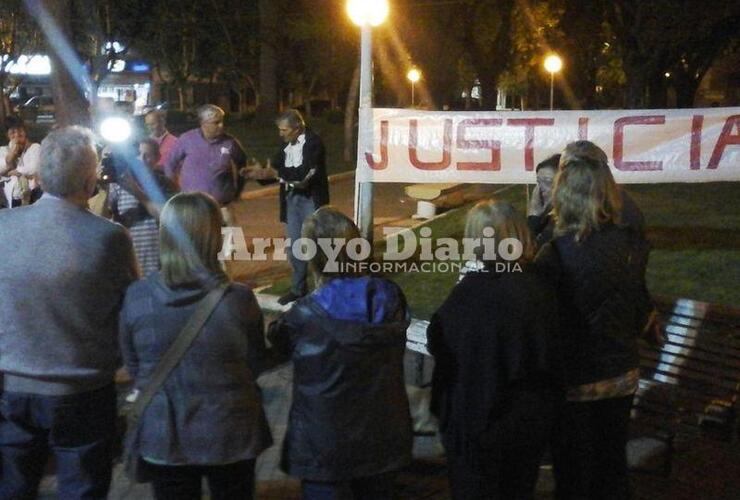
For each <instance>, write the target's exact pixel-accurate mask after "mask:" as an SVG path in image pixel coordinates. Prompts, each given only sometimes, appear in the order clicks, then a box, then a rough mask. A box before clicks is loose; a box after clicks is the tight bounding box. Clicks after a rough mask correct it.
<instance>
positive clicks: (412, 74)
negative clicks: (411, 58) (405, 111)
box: [406, 68, 421, 108]
mask: <svg viewBox="0 0 740 500" xmlns="http://www.w3.org/2000/svg"><path fill="white" fill-rule="evenodd" d="M406 78H408V80H409V81H410V82H411V107H412V108H413V107H414V103H415V100H414V90H415V88H416V82H418V81H419V80H420V79H421V71H419V70H418V69H416V68H411V69H410V70H409V72H408V73H406Z"/></svg>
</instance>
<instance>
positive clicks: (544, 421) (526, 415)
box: [443, 390, 558, 500]
mask: <svg viewBox="0 0 740 500" xmlns="http://www.w3.org/2000/svg"><path fill="white" fill-rule="evenodd" d="M557 399H558V395H557V394H556V393H555V392H553V391H551V390H545V391H526V390H519V391H511V393H510V394H509V399H508V401H507V402H506V407H507V410H508V411H507V412H506V413H505V414H503V415H500V416H499V417H498V418H497V419H496V420H493V421H492V422H490V423H489V424H488V428H487V429H486V430H484V431H483V432H481V433H480V434H478V435H477V436H475V437H471V438H467V439H466V438H463V437H461V436H458V437H457V438H456V439H452V438H451V436H443V441H444V444H445V449H446V450H447V468H448V475H449V479H450V492H451V494H452V498H453V499H454V500H494V499H495V500H498V499H500V500H529V499H531V498H533V497H534V488H535V485H536V483H537V476H538V475H539V470H540V469H539V467H540V461H541V459H542V455H543V453H544V450H545V447H546V446H547V441H548V439H549V437H550V435H551V433H552V421H553V413H554V408H555V405H556V401H557ZM451 425H453V426H454V425H455V423H454V422H453V423H452V424H451ZM458 432H459V431H458ZM451 434H452V435H454V431H453V432H452V433H451ZM459 443H466V445H465V447H466V449H459V448H458V447H456V444H459Z"/></svg>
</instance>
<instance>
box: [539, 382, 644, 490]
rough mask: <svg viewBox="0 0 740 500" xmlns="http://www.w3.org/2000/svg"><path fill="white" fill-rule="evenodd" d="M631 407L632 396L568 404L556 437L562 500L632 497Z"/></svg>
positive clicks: (556, 467) (554, 445) (557, 478)
mask: <svg viewBox="0 0 740 500" xmlns="http://www.w3.org/2000/svg"><path fill="white" fill-rule="evenodd" d="M631 407H632V396H626V397H619V398H609V399H602V400H598V401H588V402H577V403H576V402H566V403H564V404H563V407H562V410H561V411H560V414H559V417H558V420H557V422H556V428H555V432H554V436H553V440H552V455H553V457H552V458H553V472H554V473H555V481H556V498H557V499H558V500H572V499H578V500H585V499H592V500H597V499H598V500H626V499H628V498H630V488H629V476H628V472H627V455H626V446H627V439H628V434H629V418H630V408H631Z"/></svg>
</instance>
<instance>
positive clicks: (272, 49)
mask: <svg viewBox="0 0 740 500" xmlns="http://www.w3.org/2000/svg"><path fill="white" fill-rule="evenodd" d="M259 15H260V77H259V78H260V84H259V86H260V102H259V106H258V109H257V116H258V118H259V119H260V120H262V121H265V122H271V121H272V120H273V118H274V116H275V113H276V112H277V109H278V97H277V67H278V55H277V47H276V45H277V40H276V36H275V33H276V31H277V26H278V22H279V19H278V15H279V13H278V4H277V2H276V1H275V0H260V2H259Z"/></svg>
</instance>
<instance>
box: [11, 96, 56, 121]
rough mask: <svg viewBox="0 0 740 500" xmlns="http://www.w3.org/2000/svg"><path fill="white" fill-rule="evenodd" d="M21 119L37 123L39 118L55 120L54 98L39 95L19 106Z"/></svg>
mask: <svg viewBox="0 0 740 500" xmlns="http://www.w3.org/2000/svg"><path fill="white" fill-rule="evenodd" d="M18 112H19V113H20V115H21V117H22V118H23V119H24V120H27V121H33V122H37V121H38V120H39V117H44V118H51V119H53V118H54V115H55V112H56V107H55V106H54V98H53V97H51V96H48V95H37V96H33V97H31V98H30V99H29V100H27V101H26V102H24V103H23V104H21V105H20V106H18Z"/></svg>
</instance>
